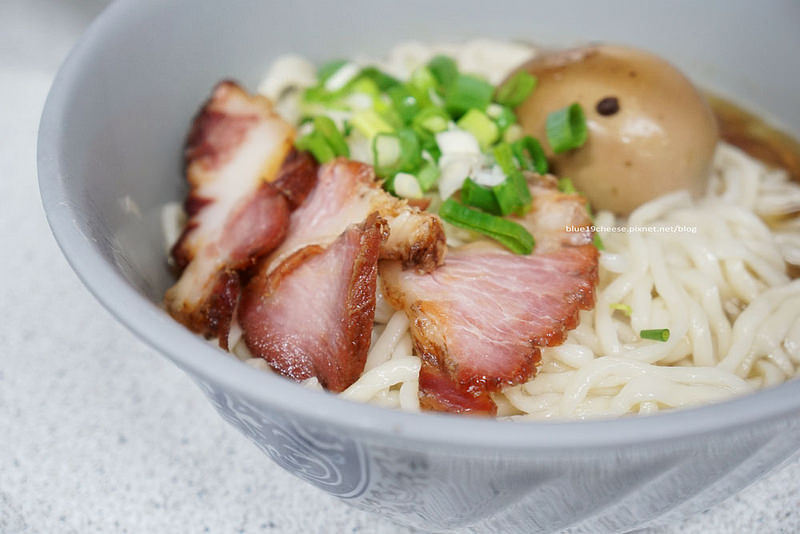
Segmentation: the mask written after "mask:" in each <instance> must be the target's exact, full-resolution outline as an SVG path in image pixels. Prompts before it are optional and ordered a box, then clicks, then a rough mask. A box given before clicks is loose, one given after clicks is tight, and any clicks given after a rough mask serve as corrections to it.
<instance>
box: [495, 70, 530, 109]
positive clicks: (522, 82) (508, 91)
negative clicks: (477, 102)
mask: <svg viewBox="0 0 800 534" xmlns="http://www.w3.org/2000/svg"><path fill="white" fill-rule="evenodd" d="M535 88H536V76H533V75H532V74H530V73H528V72H525V71H524V70H520V71H517V72H516V74H514V75H513V76H512V77H511V78H509V79H508V80H506V81H505V82H504V83H503V85H501V86H500V87H498V88H497V93H496V94H495V97H494V99H495V101H496V102H497V103H498V104H503V105H504V106H508V107H511V108H515V107H517V106H519V105H520V104H522V103H523V102H524V101H525V99H526V98H528V95H530V94H531V92H533V90H534V89H535Z"/></svg>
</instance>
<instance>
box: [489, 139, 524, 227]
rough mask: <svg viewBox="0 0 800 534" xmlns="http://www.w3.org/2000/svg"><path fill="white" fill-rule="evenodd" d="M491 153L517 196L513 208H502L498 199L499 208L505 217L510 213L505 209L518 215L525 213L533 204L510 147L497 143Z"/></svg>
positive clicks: (506, 144) (507, 206)
mask: <svg viewBox="0 0 800 534" xmlns="http://www.w3.org/2000/svg"><path fill="white" fill-rule="evenodd" d="M493 153H494V159H495V161H496V162H497V164H498V165H500V168H501V169H502V170H503V173H504V174H505V175H506V176H507V177H508V178H507V179H506V182H508V183H509V184H511V185H513V187H514V190H515V191H516V194H517V203H516V206H514V207H510V205H506V206H504V205H503V203H502V201H501V200H500V199H499V198H498V202H500V207H501V208H502V211H503V214H504V215H506V214H508V213H510V211H506V210H507V209H511V210H512V211H517V212H518V213H525V212H527V211H528V209H529V208H530V206H531V203H532V202H533V198H532V197H531V191H530V189H529V188H528V181H527V180H526V179H525V177H524V176H523V175H522V172H520V170H519V169H518V168H517V166H516V164H515V163H514V152H513V150H512V148H511V145H509V144H508V143H499V144H498V145H497V146H495V147H494V150H493ZM501 185H502V184H501ZM496 187H499V186H496ZM496 193H497V192H496V191H495V194H496Z"/></svg>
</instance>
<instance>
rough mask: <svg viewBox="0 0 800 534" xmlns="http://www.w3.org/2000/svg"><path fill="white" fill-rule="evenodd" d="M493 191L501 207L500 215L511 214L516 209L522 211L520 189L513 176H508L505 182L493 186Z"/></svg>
mask: <svg viewBox="0 0 800 534" xmlns="http://www.w3.org/2000/svg"><path fill="white" fill-rule="evenodd" d="M517 172H519V171H517ZM492 192H493V193H494V197H495V199H497V205H498V206H499V207H500V215H510V214H511V213H514V212H515V211H522V210H521V208H522V201H521V199H520V197H519V189H518V186H517V184H516V183H515V182H514V180H513V178H512V177H511V176H508V177H507V178H506V179H505V181H504V182H503V183H501V184H497V185H495V186H492Z"/></svg>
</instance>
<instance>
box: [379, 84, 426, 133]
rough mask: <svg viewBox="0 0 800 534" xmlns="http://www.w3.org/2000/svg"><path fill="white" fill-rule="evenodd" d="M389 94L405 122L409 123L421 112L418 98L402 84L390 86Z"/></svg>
mask: <svg viewBox="0 0 800 534" xmlns="http://www.w3.org/2000/svg"><path fill="white" fill-rule="evenodd" d="M387 94H388V95H389V98H390V99H391V100H392V106H394V109H395V111H396V112H397V114H398V115H399V116H400V118H401V119H402V120H403V124H409V123H410V122H411V121H412V120H413V119H414V118H415V117H416V116H417V115H418V114H419V103H418V102H417V99H416V98H414V96H413V95H412V94H411V93H410V92H409V91H408V89H406V88H405V87H403V86H402V85H396V86H394V87H390V88H389V90H388V91H387Z"/></svg>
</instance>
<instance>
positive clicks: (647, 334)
mask: <svg viewBox="0 0 800 534" xmlns="http://www.w3.org/2000/svg"><path fill="white" fill-rule="evenodd" d="M639 337H640V338H642V339H652V340H653V341H668V340H669V328H658V329H654V330H642V331H640V332H639Z"/></svg>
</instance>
